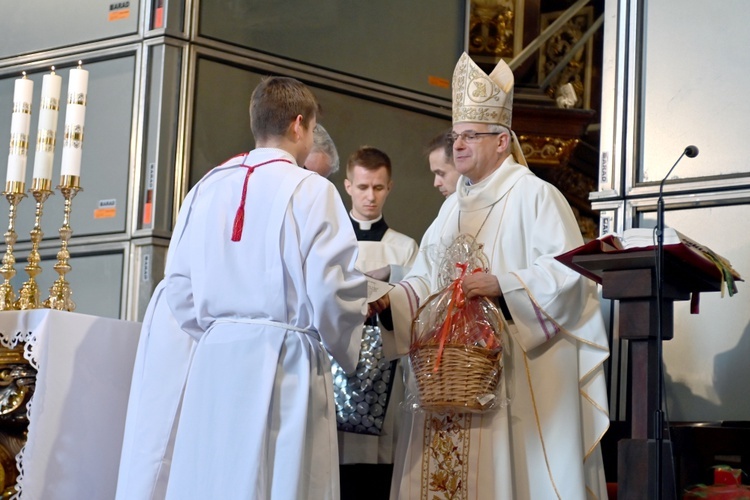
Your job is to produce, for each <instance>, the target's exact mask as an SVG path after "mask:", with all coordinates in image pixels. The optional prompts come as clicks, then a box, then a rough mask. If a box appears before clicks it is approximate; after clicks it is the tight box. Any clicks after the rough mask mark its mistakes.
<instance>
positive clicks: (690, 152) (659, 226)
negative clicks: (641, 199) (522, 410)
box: [652, 145, 698, 500]
mask: <svg viewBox="0 0 750 500" xmlns="http://www.w3.org/2000/svg"><path fill="white" fill-rule="evenodd" d="M683 156H687V157H688V158H695V157H696V156H698V148H697V147H696V146H693V145H690V146H688V147H686V148H685V150H684V151H683V152H682V154H681V155H680V157H679V158H677V161H676V162H674V165H672V168H670V169H669V172H667V175H665V176H664V178H663V179H662V180H661V183H660V184H659V198H658V200H657V202H656V359H657V360H658V361H657V362H658V365H657V368H656V405H657V407H656V410H655V411H654V415H653V426H654V441H655V447H654V458H655V461H656V481H655V484H654V489H655V490H656V491H653V492H652V494H654V498H658V499H659V500H661V499H662V497H663V493H664V492H663V484H662V483H663V482H664V481H663V478H662V474H663V472H664V470H663V468H662V461H663V459H662V449H661V448H662V443H663V441H664V437H663V435H662V433H663V429H664V412H663V411H662V409H661V407H662V400H663V399H664V395H663V384H664V366H663V361H662V358H663V354H662V338H663V337H664V330H663V329H664V325H663V324H662V322H663V318H664V309H663V308H664V193H663V191H664V182H666V180H667V178H668V177H669V175H670V174H671V173H672V170H674V168H675V167H676V166H677V164H678V163H680V160H682V157H683ZM671 486H673V485H671Z"/></svg>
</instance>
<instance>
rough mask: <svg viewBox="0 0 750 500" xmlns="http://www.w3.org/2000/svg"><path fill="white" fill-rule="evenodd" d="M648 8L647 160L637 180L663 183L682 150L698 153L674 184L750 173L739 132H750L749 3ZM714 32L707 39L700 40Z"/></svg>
mask: <svg viewBox="0 0 750 500" xmlns="http://www.w3.org/2000/svg"><path fill="white" fill-rule="evenodd" d="M675 13H676V11H675V5H674V4H670V3H669V2H647V16H648V18H647V19H648V22H647V23H646V31H645V39H646V45H645V48H646V53H645V60H644V74H645V78H644V82H645V83H644V96H645V101H644V104H645V106H644V114H643V116H642V117H641V118H640V119H641V120H642V122H643V138H642V140H643V158H642V161H641V162H640V164H639V167H640V168H639V170H638V172H637V181H636V182H658V181H660V180H661V179H662V178H663V177H664V176H665V175H666V173H667V171H668V170H669V168H670V167H671V166H672V164H673V163H674V162H675V160H676V159H677V157H678V156H679V155H680V153H681V152H682V151H683V150H684V148H685V147H686V146H688V145H690V144H695V145H697V146H698V147H699V148H700V155H699V156H698V157H697V158H695V159H694V160H692V161H690V163H689V164H688V163H687V162H684V163H683V164H681V165H680V166H679V167H677V169H676V170H675V171H674V173H673V176H672V177H673V178H675V179H677V178H680V179H695V178H705V177H710V176H719V175H721V176H726V175H730V174H745V175H748V174H750V166H749V164H748V162H747V153H746V152H745V151H744V150H743V148H739V147H738V144H740V143H741V141H738V133H737V131H744V130H745V129H746V128H747V123H748V116H750V100H748V99H747V98H745V95H746V82H747V80H748V76H749V72H748V68H749V67H750V52H749V51H748V50H747V40H748V35H747V17H748V15H750V3H748V2H747V1H746V0H726V1H724V2H721V3H719V4H716V5H712V6H711V7H710V8H707V4H706V3H705V2H703V1H701V0H685V1H682V2H680V4H679V15H675ZM698 33H711V35H710V36H697V34H698Z"/></svg>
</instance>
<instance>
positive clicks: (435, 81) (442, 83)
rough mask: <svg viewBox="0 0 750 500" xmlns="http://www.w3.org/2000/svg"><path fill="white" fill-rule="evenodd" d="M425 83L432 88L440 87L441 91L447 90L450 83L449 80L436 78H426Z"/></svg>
mask: <svg viewBox="0 0 750 500" xmlns="http://www.w3.org/2000/svg"><path fill="white" fill-rule="evenodd" d="M427 83H429V84H430V85H432V86H433V87H440V88H441V89H449V88H450V87H451V82H450V81H449V80H446V79H445V78H440V77H437V76H428V77H427Z"/></svg>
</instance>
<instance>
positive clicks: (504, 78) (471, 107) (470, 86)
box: [453, 52, 528, 166]
mask: <svg viewBox="0 0 750 500" xmlns="http://www.w3.org/2000/svg"><path fill="white" fill-rule="evenodd" d="M513 83H514V78H513V71H512V70H511V69H510V67H509V66H508V65H507V64H506V63H505V61H503V60H502V59H501V60H500V62H498V63H497V65H496V66H495V69H493V70H492V73H490V75H489V76H487V74H485V72H484V71H482V69H481V68H480V67H479V66H477V64H476V63H475V62H474V61H473V60H472V59H471V57H469V55H468V54H467V53H466V52H464V53H463V54H462V55H461V57H460V58H459V60H458V63H456V67H455V69H454V70H453V124H454V125H455V124H457V123H487V124H490V125H502V126H503V127H506V128H507V129H508V130H511V121H512V118H513ZM510 134H511V152H512V154H513V156H514V158H515V159H516V161H517V162H518V163H521V164H523V165H527V166H528V164H527V163H526V158H525V157H524V155H523V151H521V145H520V143H519V142H518V137H516V134H515V132H513V131H512V130H511V133H510Z"/></svg>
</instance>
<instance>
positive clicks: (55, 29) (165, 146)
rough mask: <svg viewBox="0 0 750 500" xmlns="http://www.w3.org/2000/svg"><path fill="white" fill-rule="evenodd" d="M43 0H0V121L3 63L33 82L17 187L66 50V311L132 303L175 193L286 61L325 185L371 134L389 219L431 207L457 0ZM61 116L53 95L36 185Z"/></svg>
mask: <svg viewBox="0 0 750 500" xmlns="http://www.w3.org/2000/svg"><path fill="white" fill-rule="evenodd" d="M58 4H59V3H58V2H53V1H51V0H28V1H26V2H3V4H2V6H0V102H3V103H6V108H5V109H6V110H7V116H6V118H5V119H3V118H2V116H0V137H9V130H10V103H11V102H12V95H13V84H14V80H15V79H16V78H20V77H21V73H22V71H26V72H27V74H28V77H29V78H31V79H32V80H34V81H35V89H34V103H33V106H32V123H31V127H30V147H29V155H28V164H27V175H26V177H27V180H26V187H27V189H28V188H30V187H31V170H32V165H33V158H34V149H35V147H34V145H35V140H36V130H37V120H38V109H39V98H40V92H41V80H42V76H43V75H44V74H46V73H49V71H50V67H51V66H53V65H54V66H55V68H56V72H57V73H58V74H60V75H61V76H62V77H63V87H62V91H63V94H64V93H65V91H66V88H67V72H68V71H69V69H70V68H72V67H74V66H75V65H77V63H78V61H79V60H80V61H82V62H83V68H84V69H87V70H88V71H89V87H88V88H89V96H88V104H87V110H86V124H85V131H84V143H83V160H82V167H81V187H82V188H83V190H82V191H80V192H79V193H78V194H77V196H76V197H75V198H74V200H73V202H72V211H71V220H70V226H71V228H72V230H73V235H72V238H71V240H70V242H69V248H70V251H71V259H70V264H71V266H72V270H71V271H70V272H69V273H68V274H67V276H66V279H67V280H68V281H69V282H70V283H71V289H72V291H73V300H74V301H75V302H76V304H77V307H76V310H77V311H78V312H84V313H89V314H96V315H104V316H110V317H119V318H123V319H131V320H139V319H141V318H142V316H143V314H144V312H145V308H146V306H147V304H148V300H149V298H150V295H151V292H152V290H153V288H154V286H155V285H156V283H158V281H159V280H160V279H161V277H162V276H163V270H164V264H165V260H166V249H167V245H168V242H169V238H170V236H171V232H172V226H173V224H174V219H175V217H176V213H177V210H178V209H179V204H180V202H181V200H182V198H183V197H184V195H185V193H186V192H187V190H188V189H189V188H190V187H191V186H192V184H193V183H194V182H195V181H196V180H197V178H199V176H200V175H201V174H202V173H204V172H206V171H207V170H208V169H210V168H211V167H213V166H214V165H215V164H217V163H219V162H221V161H223V160H224V159H226V158H227V157H229V156H233V155H234V154H237V153H240V152H243V151H247V150H249V149H250V148H252V147H253V143H252V137H251V135H250V131H249V124H248V115H247V105H248V102H249V97H250V93H251V92H252V89H253V87H254V86H255V84H256V83H257V82H258V81H259V79H260V78H261V77H262V76H263V75H267V74H278V75H285V76H292V77H295V78H298V79H300V80H302V81H303V82H305V83H307V84H308V85H310V86H311V87H312V88H313V90H314V91H315V92H316V93H317V94H318V96H319V98H320V100H321V102H322V104H323V108H324V109H323V112H324V114H323V117H322V119H321V122H322V123H323V124H324V125H325V126H326V127H327V129H328V130H329V132H330V133H331V135H332V137H333V139H334V141H335V142H336V144H337V146H338V149H339V154H340V156H341V164H342V166H341V171H340V172H339V173H337V174H335V175H334V176H332V178H331V181H332V182H333V183H334V184H336V185H337V187H338V188H339V189H340V192H341V193H342V198H344V199H345V200H346V199H347V197H346V195H345V192H344V190H343V179H344V176H345V175H344V169H345V163H346V158H347V157H348V155H349V154H350V153H351V152H352V151H354V150H355V149H356V148H357V147H359V146H360V145H364V144H368V145H372V146H375V147H379V148H381V149H383V150H384V151H386V152H387V153H388V154H389V155H390V156H391V159H392V162H393V165H394V182H395V188H394V191H393V192H392V194H391V196H390V198H389V201H388V204H387V206H386V209H385V217H386V219H387V220H388V222H389V224H390V225H391V226H392V227H394V228H395V229H397V230H399V231H402V232H404V233H407V234H409V235H410V236H412V237H413V238H415V239H417V240H419V239H420V238H421V235H422V233H423V231H424V230H425V229H426V228H427V226H428V225H429V223H430V222H431V221H432V219H433V217H434V215H435V214H436V213H437V210H438V208H439V206H440V204H441V203H442V201H443V198H442V196H441V195H440V194H439V193H438V192H437V190H436V189H435V188H434V187H433V186H432V182H433V180H432V175H431V174H430V172H429V170H428V165H427V159H426V157H425V156H424V154H423V147H424V145H425V144H426V143H427V142H428V141H429V139H431V138H432V136H433V135H435V134H436V133H438V132H439V131H441V130H443V129H445V128H447V127H448V126H449V125H450V90H449V83H450V77H451V74H452V69H453V65H454V64H455V61H456V60H457V58H458V56H459V54H460V52H461V51H462V50H463V49H464V47H465V46H466V41H465V34H464V33H465V24H466V10H467V4H466V2H464V1H463V0H418V1H415V2H410V3H409V5H408V6H405V5H404V4H403V3H402V2H397V1H396V0H387V1H383V2H376V3H370V2H368V3H365V4H361V5H360V4H352V3H351V2H347V1H344V0H326V1H324V2H315V3H314V4H310V3H309V2H304V1H296V2H291V3H289V2H286V3H284V4H283V8H282V7H281V6H282V4H280V3H278V2H273V1H267V2H253V3H243V2H229V1H226V0H202V1H197V0H196V1H190V0H142V1H140V2H139V1H132V0H131V1H128V2H120V1H114V0H112V1H110V2H105V3H102V2H99V1H94V0H82V1H81V2H77V3H76V6H75V8H73V7H71V6H70V5H67V4H65V5H63V4H59V5H58ZM237 9H239V11H236V10H237ZM235 11H236V12H235ZM435 33H439V34H440V36H439V37H436V36H435V35H434V34H435ZM64 115H65V106H64V105H63V106H61V109H60V114H59V118H58V131H57V137H58V140H57V147H56V151H55V161H54V169H53V187H54V186H56V185H57V181H58V179H59V172H60V162H61V156H62V154H61V151H62V139H61V137H62V133H63V128H64V127H63V124H64ZM6 151H7V149H6V150H4V151H3V150H2V149H0V154H5V152H6ZM62 201H63V200H62V196H61V195H60V193H59V192H57V193H56V194H55V195H53V196H51V197H50V198H49V200H48V201H47V202H46V203H45V206H44V215H43V218H42V229H43V232H44V235H45V237H44V240H43V241H42V243H41V245H40V254H41V257H42V263H41V266H42V268H43V271H42V274H41V275H40V276H39V277H38V281H39V283H40V289H41V290H42V295H45V294H46V293H48V287H49V284H50V283H51V282H52V281H53V280H54V279H55V278H57V274H56V273H55V271H54V270H53V269H52V266H53V265H54V264H55V262H56V260H57V257H56V253H57V250H58V249H59V247H60V241H59V237H58V234H57V233H58V229H59V228H60V226H61V224H62ZM32 202H33V200H32V199H31V197H28V198H26V199H25V200H24V201H23V202H22V203H21V204H20V205H19V209H18V216H17V220H16V231H17V233H18V242H17V244H16V245H15V249H14V255H15V258H16V276H15V278H14V279H13V283H14V285H15V287H16V289H18V287H20V285H21V284H22V283H23V282H24V281H25V280H26V279H27V275H26V273H25V271H24V270H23V266H24V265H25V263H26V258H27V256H28V253H29V251H30V249H31V242H30V237H29V230H30V229H31V227H32V226H33V221H34V205H33V203H32ZM43 298H44V297H43Z"/></svg>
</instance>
